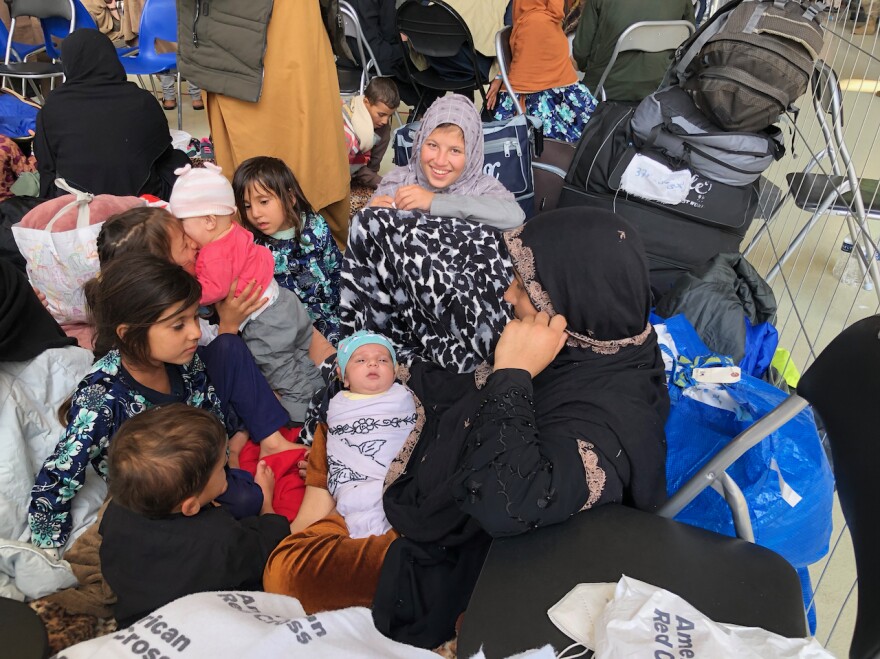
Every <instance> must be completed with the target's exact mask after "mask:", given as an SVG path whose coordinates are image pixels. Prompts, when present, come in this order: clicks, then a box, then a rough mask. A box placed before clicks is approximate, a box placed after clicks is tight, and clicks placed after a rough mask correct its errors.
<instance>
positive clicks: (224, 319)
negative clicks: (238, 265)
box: [214, 279, 269, 334]
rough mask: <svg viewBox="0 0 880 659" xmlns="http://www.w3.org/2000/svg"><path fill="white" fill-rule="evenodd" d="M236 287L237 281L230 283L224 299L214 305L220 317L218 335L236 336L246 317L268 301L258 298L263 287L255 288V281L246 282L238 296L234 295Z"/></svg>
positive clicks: (265, 298)
mask: <svg viewBox="0 0 880 659" xmlns="http://www.w3.org/2000/svg"><path fill="white" fill-rule="evenodd" d="M236 286H238V279H236V280H234V281H233V282H232V286H230V287H229V294H228V295H227V296H226V299H225V300H220V302H218V303H217V304H215V305H214V306H215V307H216V309H217V313H218V314H219V315H220V334H238V328H239V327H241V324H242V323H243V322H244V321H245V320H247V318H248V316H250V315H251V314H252V313H253V312H254V311H256V310H257V309H259V308H260V307H262V306H263V305H264V304H266V303H267V302H268V301H269V298H267V297H260V296H261V295H262V293H263V287H262V286H257V282H256V280H251V281H250V282H248V285H247V286H245V287H244V288H243V289H241V294H240V295H236V294H235V287H236Z"/></svg>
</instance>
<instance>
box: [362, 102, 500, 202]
mask: <svg viewBox="0 0 880 659" xmlns="http://www.w3.org/2000/svg"><path fill="white" fill-rule="evenodd" d="M442 124H455V125H456V126H458V127H459V128H461V131H462V132H463V133H464V149H465V158H466V160H465V166H464V171H463V172H462V173H461V176H460V177H459V178H458V180H457V181H455V182H454V183H453V184H452V185H450V186H448V187H445V188H442V189H440V188H435V187H433V186H432V185H431V184H430V183H428V177H427V176H425V172H424V170H423V169H422V163H421V159H420V158H419V154H420V153H421V150H422V145H423V144H424V143H425V140H427V139H428V136H429V135H430V134H431V133H433V132H434V129H435V128H437V127H438V126H440V125H442ZM413 184H418V185H421V186H422V187H423V188H425V189H426V190H430V191H431V192H440V193H448V194H459V195H480V196H489V197H503V198H505V199H510V200H513V199H514V196H513V193H511V192H510V191H509V190H508V189H507V188H505V187H504V185H502V184H501V183H500V182H499V181H498V180H497V179H495V178H494V177H492V176H489V175H488V174H484V173H483V124H482V122H481V121H480V115H479V113H477V108H476V107H475V106H474V102H473V101H472V100H470V99H469V98H467V97H466V96H462V95H461V94H449V95H447V96H442V97H440V98H438V99H437V100H436V101H434V103H432V104H431V107H429V108H428V111H427V112H425V116H424V118H423V119H422V124H421V126H419V129H418V130H417V131H416V134H415V138H414V139H413V148H412V156H411V157H410V160H409V163H408V164H406V165H403V166H401V167H395V168H394V169H392V170H391V171H390V172H388V173H387V174H386V175H385V176H384V177H383V178H382V183H381V184H379V187H378V189H377V190H376V192H375V195H374V196H378V195H390V196H392V197H393V196H394V194H395V193H396V192H397V189H398V188H399V187H401V186H404V185H413Z"/></svg>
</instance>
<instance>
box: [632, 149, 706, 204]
mask: <svg viewBox="0 0 880 659" xmlns="http://www.w3.org/2000/svg"><path fill="white" fill-rule="evenodd" d="M620 187H621V188H622V189H623V190H625V191H626V192H628V193H629V194H631V195H635V196H636V197H640V198H642V199H648V200H650V201H659V202H660V203H661V204H671V205H673V206H675V205H678V204H681V203H684V201H685V199H687V196H688V192H690V189H691V171H690V170H689V169H681V170H678V171H675V172H674V171H672V170H671V169H669V168H668V167H667V166H666V165H663V164H662V163H659V162H657V161H656V160H653V159H652V158H648V157H647V156H643V155H642V154H640V153H637V154H636V155H634V156H633V159H632V160H631V161H630V163H629V165H627V167H626V170H624V172H623V176H621V178H620Z"/></svg>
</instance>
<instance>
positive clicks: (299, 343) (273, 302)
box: [169, 163, 323, 423]
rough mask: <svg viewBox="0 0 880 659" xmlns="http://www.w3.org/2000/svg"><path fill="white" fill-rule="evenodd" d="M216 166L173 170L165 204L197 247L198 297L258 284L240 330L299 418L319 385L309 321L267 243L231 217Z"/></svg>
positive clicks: (225, 184)
mask: <svg viewBox="0 0 880 659" xmlns="http://www.w3.org/2000/svg"><path fill="white" fill-rule="evenodd" d="M221 171H222V170H221V169H220V168H219V167H217V166H216V165H212V164H210V163H206V165H205V167H204V169H193V168H192V167H191V166H190V165H187V166H186V167H183V168H181V169H178V170H177V171H176V172H175V174H177V175H178V179H177V182H176V183H175V184H174V189H173V190H172V191H171V199H170V201H169V203H170V209H171V212H172V213H173V214H174V215H175V216H176V217H177V218H178V219H179V220H180V221H181V224H182V225H183V230H184V231H185V232H186V235H188V236H189V237H190V238H192V239H193V240H194V241H195V242H197V243H198V244H199V246H200V248H201V249H200V250H199V255H198V258H197V259H196V278H197V279H198V280H199V283H200V284H201V285H202V298H201V303H202V304H204V305H207V304H214V303H215V302H218V301H219V300H222V299H223V298H225V297H226V296H227V295H228V293H229V289H230V288H231V287H232V283H233V282H234V281H236V280H238V283H237V285H236V291H235V292H236V294H238V293H241V291H242V289H243V288H245V287H246V286H247V285H248V283H250V282H252V281H253V282H256V284H257V285H258V286H260V287H262V289H263V291H264V293H263V294H264V296H265V297H266V298H268V300H269V301H268V302H267V303H266V304H265V305H264V306H263V307H261V308H259V309H257V310H256V311H255V312H253V313H252V314H251V315H250V317H249V318H248V319H247V320H246V321H245V322H244V323H243V324H242V326H241V336H242V338H243V339H244V340H245V342H246V343H247V345H248V348H250V351H251V353H253V356H254V360H255V361H256V362H257V364H258V365H259V367H260V370H261V371H262V372H263V375H264V376H266V380H267V381H268V382H269V384H270V385H271V386H272V388H273V389H275V391H277V392H278V393H279V395H280V396H281V404H282V405H284V408H285V409H286V410H287V412H288V414H290V418H291V420H292V421H294V422H296V423H302V422H303V420H304V419H305V413H306V408H307V407H308V403H309V400H310V399H311V397H312V394H314V393H315V391H316V390H317V389H319V388H320V387H321V386H322V384H323V381H322V380H321V376H320V373H319V371H318V369H317V368H316V367H315V365H314V364H313V363H312V361H311V360H310V359H309V354H308V353H309V346H310V345H311V342H312V335H313V328H312V321H311V319H310V318H309V315H308V312H307V311H306V308H305V307H304V306H303V304H302V302H300V300H299V298H298V297H297V296H296V295H295V294H294V293H292V292H291V291H289V290H287V289H286V288H281V287H280V286H278V284H277V283H276V282H275V277H274V276H273V274H274V271H275V259H274V258H273V256H272V253H271V252H270V251H269V249H268V248H267V247H263V246H262V245H257V244H255V243H254V237H253V236H252V235H251V233H250V232H249V231H248V230H247V229H245V228H244V227H242V226H241V225H240V224H239V223H238V222H237V221H236V215H237V213H238V211H237V209H236V206H235V195H234V194H233V191H232V186H231V185H230V184H229V181H227V180H226V178H225V177H224V176H223V175H222V173H221Z"/></svg>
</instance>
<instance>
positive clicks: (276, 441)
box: [260, 430, 304, 459]
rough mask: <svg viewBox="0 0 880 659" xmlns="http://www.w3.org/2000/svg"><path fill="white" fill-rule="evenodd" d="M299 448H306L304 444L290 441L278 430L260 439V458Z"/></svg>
mask: <svg viewBox="0 0 880 659" xmlns="http://www.w3.org/2000/svg"><path fill="white" fill-rule="evenodd" d="M298 448H304V446H303V445H302V444H294V443H293V442H288V441H287V440H286V439H284V435H282V434H281V433H280V432H278V431H277V430H276V431H275V432H273V433H272V434H271V435H269V436H268V437H266V438H265V439H263V440H262V441H260V459H262V458H265V457H266V456H267V455H275V454H276V453H281V452H283V451H292V450H294V449H298Z"/></svg>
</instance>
